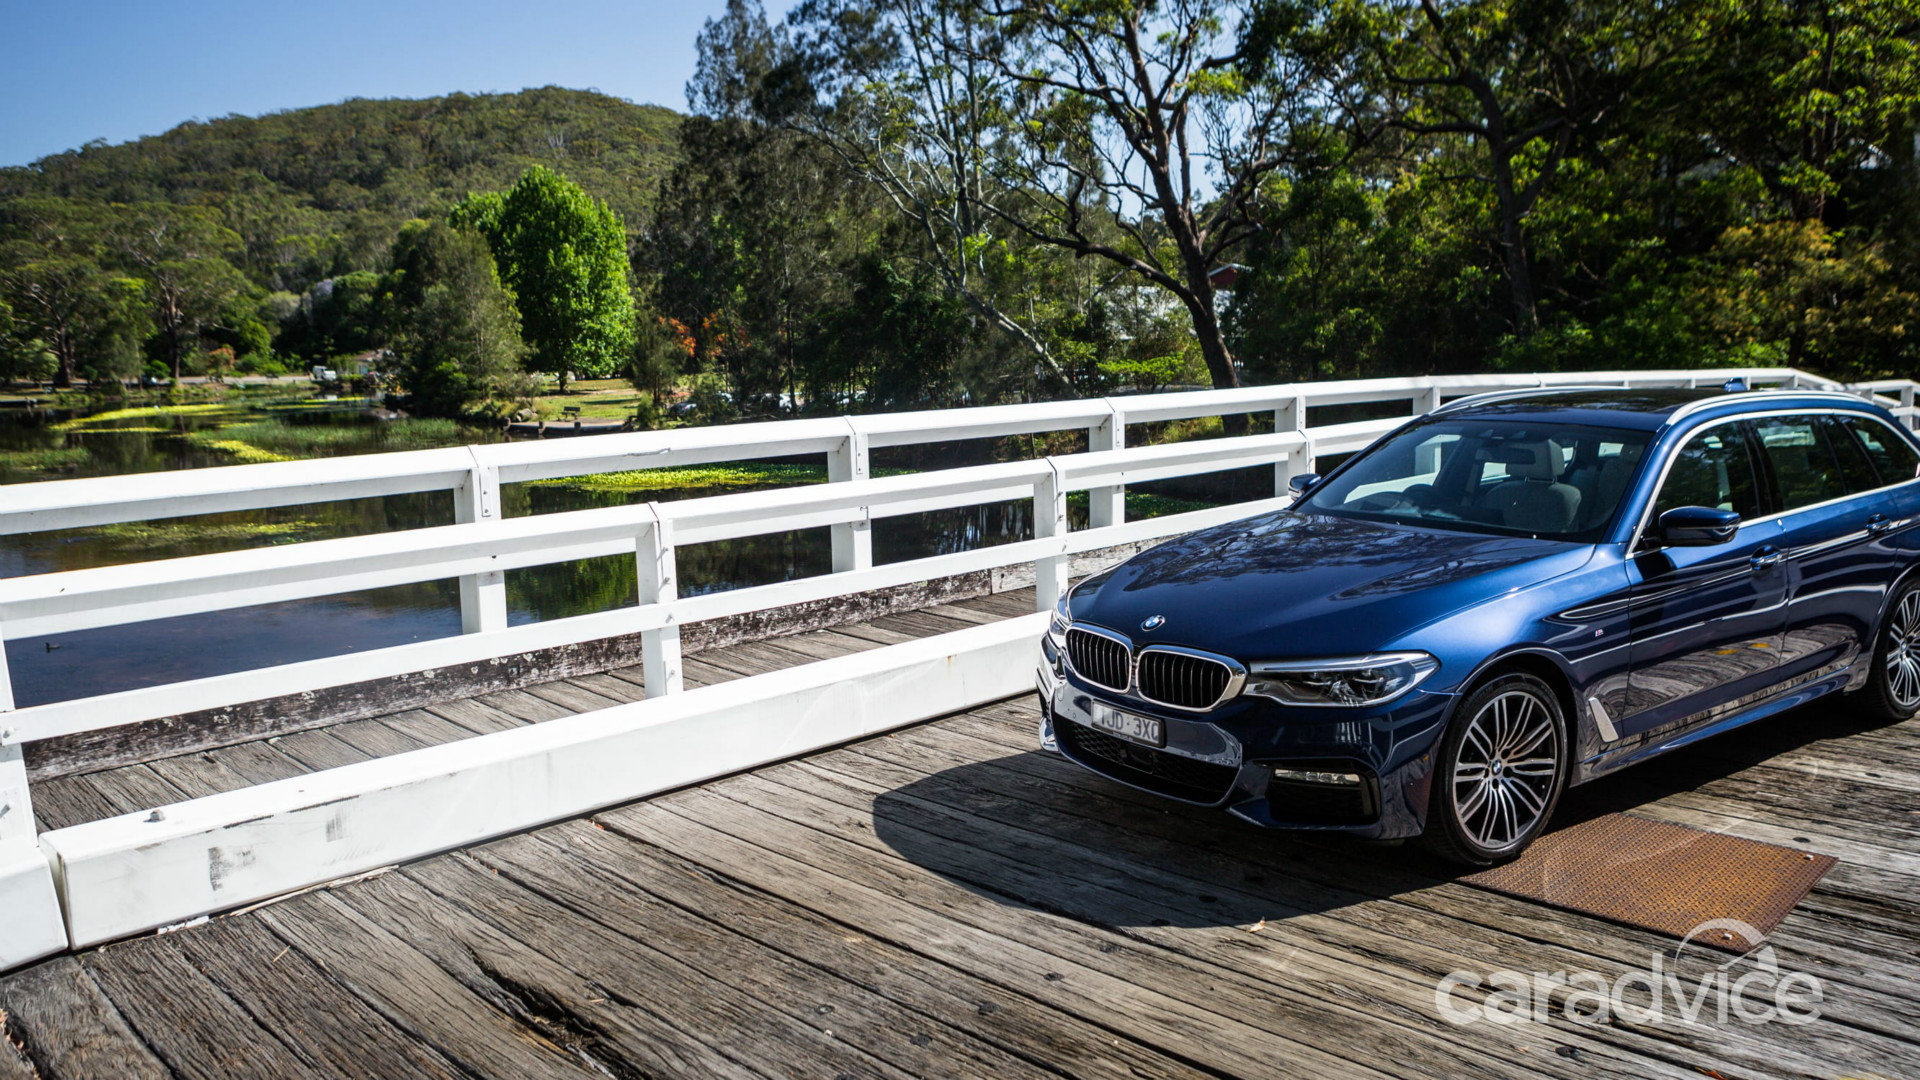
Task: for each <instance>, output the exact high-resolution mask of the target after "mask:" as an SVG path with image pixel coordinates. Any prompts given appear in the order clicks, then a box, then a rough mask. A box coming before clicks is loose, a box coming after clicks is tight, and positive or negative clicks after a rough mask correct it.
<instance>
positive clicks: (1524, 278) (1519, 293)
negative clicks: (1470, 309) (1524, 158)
mask: <svg viewBox="0 0 1920 1080" xmlns="http://www.w3.org/2000/svg"><path fill="white" fill-rule="evenodd" d="M1495 158H1496V160H1495V161H1494V162H1493V188H1494V198H1495V201H1496V202H1498V203H1499V207H1500V246H1501V247H1502V248H1504V249H1506V252H1505V253H1506V257H1507V289H1508V302H1509V304H1510V305H1511V306H1512V314H1511V319H1512V321H1513V330H1514V333H1516V334H1519V335H1520V336H1521V337H1523V338H1526V337H1532V336H1533V332H1534V331H1535V330H1537V329H1539V327H1540V316H1539V313H1538V311H1537V310H1536V309H1535V307H1534V302H1533V267H1532V266H1531V265H1529V264H1528V262H1527V234H1526V229H1525V228H1524V227H1523V226H1522V224H1521V221H1520V215H1521V212H1520V206H1519V201H1520V196H1519V193H1517V192H1516V191H1514V188H1513V165H1512V163H1511V162H1510V161H1506V160H1501V159H1499V157H1498V151H1496V152H1495Z"/></svg>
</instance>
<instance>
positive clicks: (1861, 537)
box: [1754, 413, 1899, 682]
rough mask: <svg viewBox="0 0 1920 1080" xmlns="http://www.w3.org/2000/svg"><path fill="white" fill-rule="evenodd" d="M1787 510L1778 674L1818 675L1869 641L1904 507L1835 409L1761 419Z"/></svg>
mask: <svg viewBox="0 0 1920 1080" xmlns="http://www.w3.org/2000/svg"><path fill="white" fill-rule="evenodd" d="M1754 431H1755V434H1756V436H1757V437H1758V440H1759V445H1760V450H1761V457H1762V459H1763V462H1764V463H1765V466H1766V470H1767V472H1768V473H1769V474H1771V477H1772V481H1773V487H1774V490H1775V491H1776V492H1777V494H1778V498H1779V506H1780V509H1781V511H1782V512H1783V513H1782V515H1781V518H1780V523H1781V528H1782V533H1781V541H1782V546H1783V547H1784V548H1785V549H1786V552H1787V590H1788V592H1787V595H1788V599H1787V623H1786V632H1785V634H1784V636H1783V638H1782V642H1781V653H1780V672H1779V679H1780V681H1782V682H1792V681H1805V680H1812V679H1817V678H1819V677H1820V676H1822V675H1825V674H1828V673H1831V672H1834V671H1838V670H1839V669H1840V668H1843V667H1845V666H1847V665H1848V664H1850V663H1852V662H1853V659H1854V657H1855V656H1856V655H1857V654H1858V653H1859V651H1860V650H1861V649H1862V648H1863V647H1865V646H1866V644H1867V642H1868V640H1869V635H1870V634H1871V633H1872V632H1873V627H1874V624H1875V622H1876V620H1878V618H1879V615H1880V606H1881V603H1882V601H1883V600H1884V599H1885V598H1886V590H1887V586H1888V585H1890V584H1891V583H1892V581H1893V577H1894V572H1895V568H1896V558H1895V556H1894V554H1893V553H1892V552H1891V551H1890V550H1889V549H1888V548H1887V547H1886V546H1885V545H1883V544H1881V543H1879V542H1878V540H1879V538H1880V536H1881V534H1882V533H1884V532H1885V531H1886V530H1887V529H1888V528H1890V527H1891V526H1892V524H1893V521H1894V518H1895V517H1896V516H1897V515H1898V514H1899V509H1898V507H1897V506H1895V504H1894V499H1893V496H1892V495H1891V493H1890V492H1889V491H1888V490H1886V488H1885V487H1884V486H1883V485H1882V484H1881V482H1880V479H1879V476H1878V474H1877V472H1876V470H1875V468H1874V466H1873V463H1872V461H1871V460H1870V459H1869V458H1868V456H1867V453H1866V450H1865V448H1864V447H1863V446H1862V445H1861V444H1860V443H1859V441H1857V439H1856V438H1855V437H1854V436H1853V434H1852V433H1851V432H1850V431H1849V430H1848V429H1847V428H1846V427H1845V426H1843V425H1842V424H1841V422H1840V419H1839V417H1837V416H1834V415H1832V414H1824V415H1823V414H1813V413H1801V414H1797V415H1793V416H1769V417H1763V418H1761V419H1759V420H1756V421H1755V422H1754Z"/></svg>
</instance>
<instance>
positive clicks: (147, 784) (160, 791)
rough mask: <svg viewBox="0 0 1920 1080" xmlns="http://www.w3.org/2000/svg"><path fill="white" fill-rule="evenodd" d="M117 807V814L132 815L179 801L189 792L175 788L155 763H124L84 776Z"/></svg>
mask: <svg viewBox="0 0 1920 1080" xmlns="http://www.w3.org/2000/svg"><path fill="white" fill-rule="evenodd" d="M82 779H83V780H84V781H85V782H86V783H87V784H88V785H90V786H91V787H92V788H93V789H94V790H95V791H97V792H99V793H100V796H101V798H103V799H105V800H106V801H107V802H108V803H110V804H111V805H112V806H113V808H114V813H115V814H131V813H133V812H134V811H136V810H146V809H148V808H150V807H155V806H166V805H168V804H170V803H176V802H179V801H180V800H181V799H183V798H185V797H186V794H185V793H184V792H182V791H181V790H180V789H179V788H177V787H174V786H173V785H172V784H170V783H168V782H167V781H166V780H164V779H162V778H161V776H160V774H158V773H156V772H154V771H153V767H152V766H151V765H123V766H121V767H120V768H118V769H107V770H105V771H103V772H96V773H88V774H87V775H86V776H85V777H83V778H82Z"/></svg>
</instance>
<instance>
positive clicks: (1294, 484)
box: [1287, 472, 1320, 495]
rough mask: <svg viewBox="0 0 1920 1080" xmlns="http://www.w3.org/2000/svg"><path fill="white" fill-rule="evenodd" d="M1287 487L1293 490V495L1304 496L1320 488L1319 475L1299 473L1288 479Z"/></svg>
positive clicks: (1315, 473)
mask: <svg viewBox="0 0 1920 1080" xmlns="http://www.w3.org/2000/svg"><path fill="white" fill-rule="evenodd" d="M1287 486H1288V487H1290V488H1292V489H1293V493H1294V494H1295V495H1305V494H1306V493H1307V492H1309V491H1312V490H1313V489H1314V488H1316V487H1319V486H1320V474H1319V473H1317V472H1304V473H1301V474H1299V475H1298V476H1295V477H1292V478H1291V479H1289V480H1288V481H1287Z"/></svg>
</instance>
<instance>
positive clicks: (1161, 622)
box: [1140, 615, 1167, 630]
mask: <svg viewBox="0 0 1920 1080" xmlns="http://www.w3.org/2000/svg"><path fill="white" fill-rule="evenodd" d="M1165 625H1167V617H1166V616H1165V615H1149V616H1147V621H1145V622H1143V623H1141V624H1140V629H1142V630H1158V629H1160V628H1161V627H1163V626H1165Z"/></svg>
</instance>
